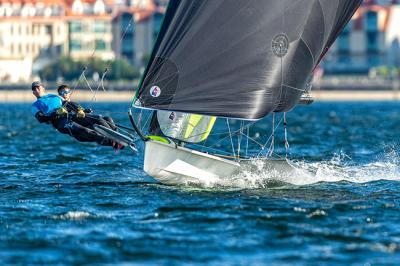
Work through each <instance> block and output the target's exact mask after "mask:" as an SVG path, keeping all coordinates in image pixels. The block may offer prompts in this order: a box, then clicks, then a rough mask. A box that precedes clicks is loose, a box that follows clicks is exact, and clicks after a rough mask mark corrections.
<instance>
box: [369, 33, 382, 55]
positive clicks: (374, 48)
mask: <svg viewBox="0 0 400 266" xmlns="http://www.w3.org/2000/svg"><path fill="white" fill-rule="evenodd" d="M367 51H368V52H370V53H371V52H372V53H376V52H378V51H379V45H378V34H377V33H376V32H368V33H367Z"/></svg>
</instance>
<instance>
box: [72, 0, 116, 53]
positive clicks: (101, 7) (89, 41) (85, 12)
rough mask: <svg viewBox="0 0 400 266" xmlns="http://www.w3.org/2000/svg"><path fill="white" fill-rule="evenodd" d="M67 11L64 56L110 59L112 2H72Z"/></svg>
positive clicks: (76, 0)
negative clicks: (66, 43)
mask: <svg viewBox="0 0 400 266" xmlns="http://www.w3.org/2000/svg"><path fill="white" fill-rule="evenodd" d="M68 7H69V9H68V10H67V16H66V17H65V21H66V24H67V25H68V30H69V31H68V50H67V51H66V53H67V54H69V55H70V56H71V57H73V58H75V59H83V60H85V59H88V58H92V57H93V58H100V59H103V60H110V59H113V58H114V51H113V50H112V41H113V38H112V37H113V36H112V27H111V25H112V2H104V1H103V0H74V1H72V2H70V5H69V6H68Z"/></svg>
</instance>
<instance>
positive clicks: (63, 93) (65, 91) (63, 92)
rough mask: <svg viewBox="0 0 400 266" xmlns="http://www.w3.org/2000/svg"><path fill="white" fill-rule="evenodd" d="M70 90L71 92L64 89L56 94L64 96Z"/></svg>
mask: <svg viewBox="0 0 400 266" xmlns="http://www.w3.org/2000/svg"><path fill="white" fill-rule="evenodd" d="M70 92H71V91H70V90H64V91H61V92H59V93H58V94H59V95H61V96H64V95H65V94H69V93H70Z"/></svg>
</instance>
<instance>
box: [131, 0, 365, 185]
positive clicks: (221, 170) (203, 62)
mask: <svg viewBox="0 0 400 266" xmlns="http://www.w3.org/2000/svg"><path fill="white" fill-rule="evenodd" d="M361 2H362V0H352V1H348V0H296V1H294V0H279V1H276V0H246V1H231V0H202V1H192V0H170V2H169V5H168V8H167V11H166V14H165V18H164V21H163V24H162V26H161V30H160V33H159V35H158V38H157V40H156V43H155V46H154V48H153V51H152V55H151V58H150V61H149V63H148V65H147V68H146V70H145V71H144V74H143V77H142V79H141V82H140V84H139V87H138V90H137V92H136V95H135V97H134V99H133V101H132V108H133V109H136V110H137V109H141V110H143V109H148V110H152V111H153V116H152V122H151V125H150V129H149V135H146V134H144V133H143V132H142V129H140V127H139V126H138V125H137V122H135V119H134V117H133V116H132V115H131V117H130V118H131V122H132V125H133V127H134V128H135V130H136V131H137V133H138V134H139V136H140V137H141V139H142V140H143V141H144V143H145V155H144V171H145V172H146V173H147V174H149V175H150V176H152V177H154V178H156V179H158V180H160V181H161V182H163V183H167V184H187V183H197V182H201V181H204V180H206V181H207V180H214V179H218V178H225V177H229V176H232V175H235V174H236V173H238V171H240V169H241V168H242V167H243V165H244V163H245V162H246V160H249V159H251V157H250V158H242V157H241V156H240V154H239V153H238V150H236V152H235V149H233V155H232V156H222V155H221V154H218V153H212V152H209V151H202V150H198V149H195V148H192V147H191V146H190V145H188V144H190V143H192V144H193V143H199V142H204V141H205V140H207V138H208V137H209V135H210V132H211V131H212V128H213V125H214V123H215V121H216V120H217V119H229V120H232V119H233V120H236V121H241V122H245V123H247V124H248V125H251V124H252V123H255V122H257V121H258V120H260V119H262V118H263V117H265V116H267V115H270V114H276V113H286V112H288V111H290V110H291V109H292V108H294V107H295V106H296V105H297V104H299V102H300V99H301V96H302V94H304V93H305V92H306V89H305V88H306V87H307V86H306V85H307V84H306V83H307V81H309V79H310V76H311V75H312V72H313V70H314V69H315V68H316V66H317V65H318V64H319V62H320V61H321V59H322V57H323V56H324V55H325V54H326V52H327V51H328V49H329V47H330V46H331V45H332V44H333V42H334V41H335V39H336V38H337V36H338V35H339V33H340V32H341V31H342V30H343V28H344V27H345V26H346V24H347V23H348V22H349V20H350V19H351V17H352V15H353V14H354V13H355V11H356V9H357V8H358V7H359V6H360V4H361ZM228 127H229V122H228ZM229 130H230V129H229ZM241 130H242V128H241ZM232 146H233V145H232ZM266 162H267V163H268V164H270V165H271V166H272V167H273V168H274V169H277V170H278V171H281V170H282V171H284V169H287V168H288V167H289V168H290V165H288V164H287V162H286V160H274V159H271V158H269V159H268V158H267V160H266Z"/></svg>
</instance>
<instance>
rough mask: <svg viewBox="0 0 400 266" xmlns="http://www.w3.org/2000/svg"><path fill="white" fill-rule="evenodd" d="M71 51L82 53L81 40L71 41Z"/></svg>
mask: <svg viewBox="0 0 400 266" xmlns="http://www.w3.org/2000/svg"><path fill="white" fill-rule="evenodd" d="M69 49H70V50H71V51H81V50H82V43H81V42H80V41H79V40H71V42H70V43H69Z"/></svg>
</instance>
